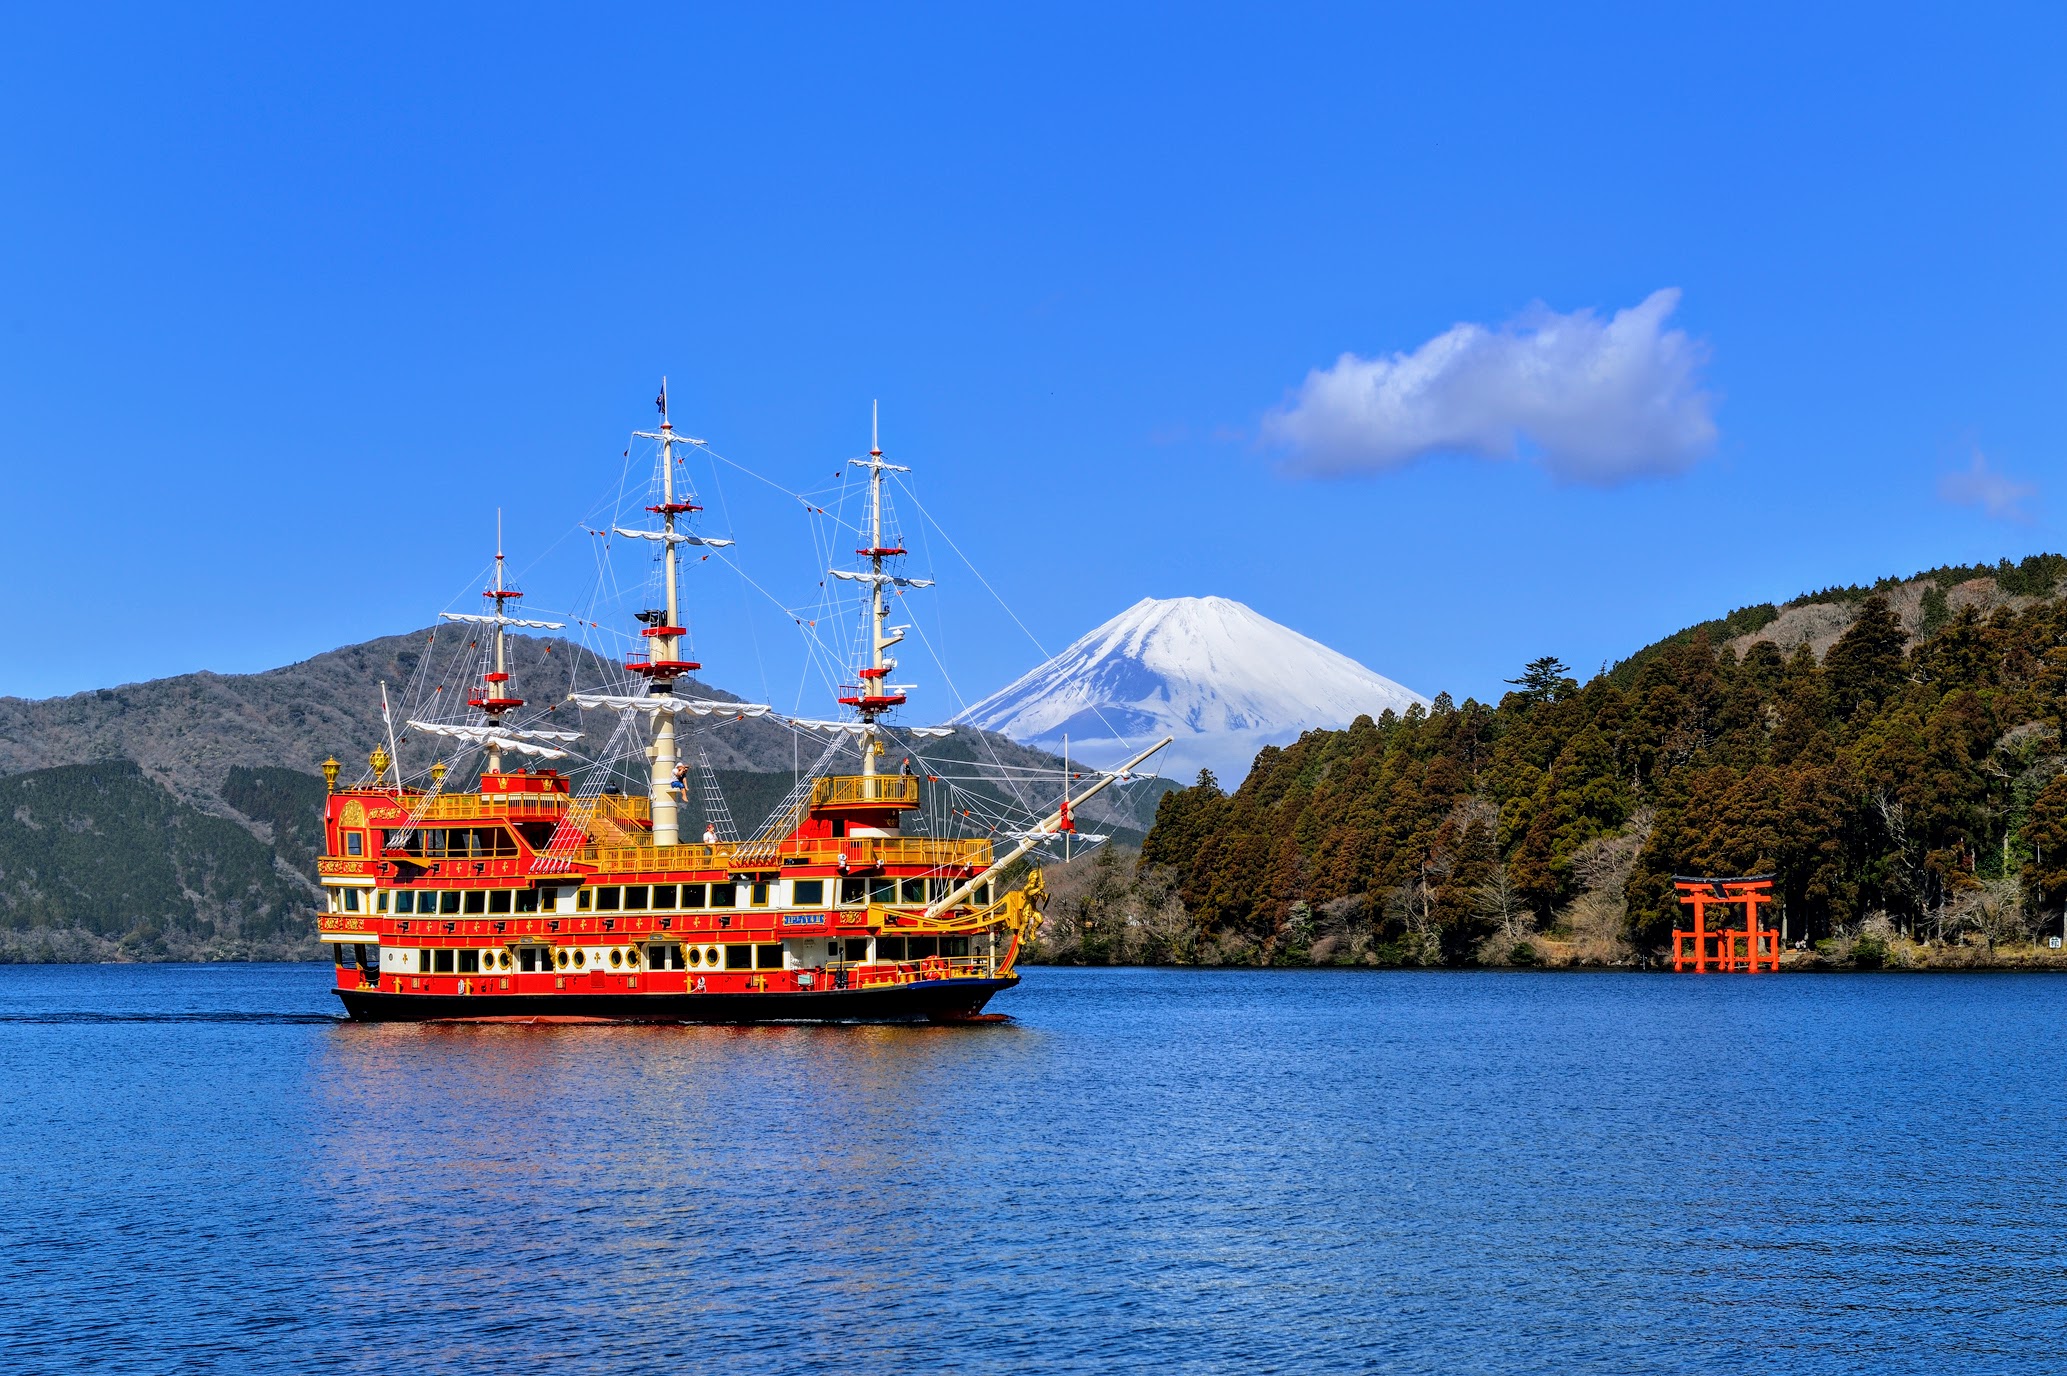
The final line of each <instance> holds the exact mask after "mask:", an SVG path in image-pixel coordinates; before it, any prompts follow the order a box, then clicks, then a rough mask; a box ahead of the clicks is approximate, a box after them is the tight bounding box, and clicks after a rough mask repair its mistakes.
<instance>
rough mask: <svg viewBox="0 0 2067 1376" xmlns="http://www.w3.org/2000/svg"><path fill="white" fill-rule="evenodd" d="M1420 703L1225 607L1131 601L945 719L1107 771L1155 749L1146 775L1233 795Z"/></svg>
mask: <svg viewBox="0 0 2067 1376" xmlns="http://www.w3.org/2000/svg"><path fill="white" fill-rule="evenodd" d="M1417 702H1418V703H1422V704H1424V705H1426V703H1427V702H1428V699H1427V698H1424V697H1422V696H1421V695H1420V694H1419V693H1416V692H1413V691H1411V690H1409V689H1407V688H1403V687H1401V686H1400V685H1399V684H1397V683H1394V682H1393V681H1392V680H1391V679H1389V678H1386V677H1384V676H1383V675H1382V674H1376V673H1373V672H1372V671H1371V670H1369V669H1366V668H1365V667H1364V666H1363V665H1361V664H1359V663H1357V662H1356V661H1355V660H1353V659H1351V658H1349V657H1348V656H1347V655H1343V654H1337V653H1336V652H1335V651H1333V650H1331V649H1329V648H1328V647H1327V646H1325V645H1323V644H1321V643H1320V642H1319V641H1316V640H1310V639H1308V638H1307V637H1305V636H1303V635H1301V634H1299V633H1298V632H1297V631H1295V630H1292V629H1291V628H1289V627H1286V626H1280V625H1279V624H1278V623H1277V622H1275V621H1272V620H1270V619H1269V618H1268V617H1265V616H1261V615H1258V614H1257V613H1256V612H1254V611H1251V610H1250V609H1249V608H1247V607H1245V606H1243V605H1242V604H1241V603H1239V602H1235V601H1231V600H1229V599H1228V598H1225V597H1170V598H1153V597H1144V598H1142V599H1141V600H1140V601H1139V602H1136V603H1135V604H1134V605H1133V606H1131V607H1129V608H1127V610H1125V611H1123V612H1121V613H1120V614H1119V615H1118V616H1116V617H1114V618H1113V619H1112V620H1110V621H1108V622H1106V623H1105V624H1104V625H1103V626H1100V627H1099V628H1098V629H1097V630H1095V631H1092V632H1091V633H1090V634H1089V635H1087V636H1084V637H1083V638H1082V639H1080V640H1078V641H1077V642H1076V643H1074V644H1073V645H1071V646H1070V647H1069V648H1068V649H1066V650H1064V651H1063V652H1062V653H1061V654H1059V655H1057V656H1055V658H1053V659H1052V660H1049V661H1048V662H1047V663H1046V664H1043V665H1041V666H1040V667H1039V668H1037V669H1035V670H1034V671H1033V672H1031V673H1029V674H1027V675H1025V676H1024V677H1022V678H1021V679H1019V680H1018V681H1017V682H1016V683H1013V684H1011V685H1009V686H1007V687H1005V688H1003V689H1000V690H999V691H998V692H995V693H993V694H991V695H990V696H989V697H987V698H985V699H984V700H983V701H982V702H979V703H977V704H976V705H975V706H973V707H971V708H969V710H968V711H966V712H963V713H962V714H961V715H960V716H958V717H956V718H955V720H957V721H961V722H969V723H972V724H974V725H976V726H980V727H982V728H984V729H985V730H988V731H996V732H999V733H1000V734H1002V735H1005V736H1009V737H1011V738H1012V739H1013V740H1016V741H1019V742H1021V743H1022V744H1025V745H1032V746H1038V747H1040V748H1041V749H1044V750H1057V751H1059V750H1061V749H1062V747H1063V737H1064V736H1065V735H1066V736H1068V737H1069V753H1070V756H1071V758H1072V759H1080V760H1083V761H1085V762H1086V763H1087V764H1091V765H1112V764H1117V763H1119V762H1120V761H1121V760H1123V759H1125V758H1126V757H1127V756H1128V755H1130V754H1132V753H1133V752H1134V751H1136V750H1139V749H1141V748H1142V747H1143V746H1146V745H1150V744H1152V743H1153V742H1154V741H1155V740H1156V739H1157V738H1158V737H1160V736H1164V735H1172V736H1175V737H1176V738H1177V739H1176V740H1175V741H1174V742H1173V743H1172V744H1171V745H1169V746H1168V747H1166V748H1165V749H1164V750H1163V751H1162V752H1161V753H1160V754H1158V755H1156V756H1155V757H1154V758H1153V759H1151V760H1150V761H1149V764H1148V766H1145V767H1148V768H1154V769H1156V770H1158V771H1159V772H1161V773H1163V774H1165V775H1167V776H1169V777H1172V778H1176V779H1180V780H1182V781H1184V782H1186V783H1189V782H1191V780H1192V778H1193V776H1195V775H1196V774H1197V772H1198V771H1199V770H1200V769H1201V768H1206V769H1211V770H1212V771H1213V772H1214V773H1215V774H1216V775H1218V776H1219V778H1220V782H1221V786H1222V787H1224V788H1229V789H1232V788H1233V787H1234V786H1235V785H1237V784H1239V783H1240V782H1241V781H1242V779H1243V777H1244V776H1246V775H1247V774H1248V772H1249V764H1250V762H1251V761H1252V760H1254V759H1255V757H1256V752H1257V751H1258V750H1261V749H1262V748H1263V747H1264V746H1266V745H1285V744H1287V743H1289V742H1291V741H1293V740H1296V739H1298V736H1299V733H1300V732H1302V731H1308V730H1312V729H1313V728H1315V727H1341V726H1347V725H1348V724H1349V723H1350V722H1352V721H1354V720H1355V719H1356V717H1357V716H1358V714H1359V713H1365V712H1368V713H1370V714H1371V715H1372V716H1374V717H1375V716H1377V715H1378V714H1379V713H1381V712H1383V711H1384V710H1385V709H1386V708H1388V707H1390V708H1391V709H1392V710H1393V711H1395V712H1404V711H1406V710H1407V708H1408V707H1410V706H1412V705H1413V704H1414V703H1417Z"/></svg>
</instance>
